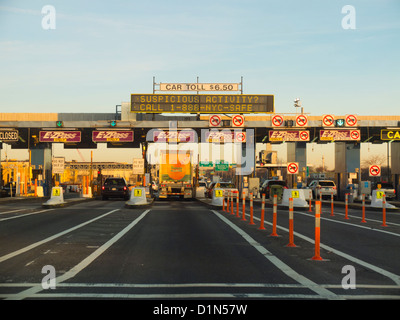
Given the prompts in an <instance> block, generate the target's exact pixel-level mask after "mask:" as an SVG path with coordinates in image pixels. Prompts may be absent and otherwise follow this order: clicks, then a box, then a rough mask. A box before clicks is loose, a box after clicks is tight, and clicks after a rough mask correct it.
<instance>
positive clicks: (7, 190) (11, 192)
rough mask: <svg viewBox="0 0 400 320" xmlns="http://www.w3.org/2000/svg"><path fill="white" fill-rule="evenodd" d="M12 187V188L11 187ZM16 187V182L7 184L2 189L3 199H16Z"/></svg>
mask: <svg viewBox="0 0 400 320" xmlns="http://www.w3.org/2000/svg"><path fill="white" fill-rule="evenodd" d="M11 185H12V187H11ZM16 186H17V184H16V183H15V182H9V183H6V184H5V185H4V186H3V187H2V188H1V197H11V196H13V197H15V193H16V191H17V190H16Z"/></svg>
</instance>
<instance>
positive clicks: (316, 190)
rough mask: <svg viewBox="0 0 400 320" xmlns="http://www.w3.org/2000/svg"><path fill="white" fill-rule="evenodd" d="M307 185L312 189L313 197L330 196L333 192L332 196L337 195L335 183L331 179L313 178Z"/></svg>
mask: <svg viewBox="0 0 400 320" xmlns="http://www.w3.org/2000/svg"><path fill="white" fill-rule="evenodd" d="M308 187H309V188H310V189H311V190H312V193H313V197H314V199H318V198H320V197H321V198H324V197H329V198H330V197H331V194H332V193H333V198H334V199H336V197H337V189H336V184H335V182H334V181H332V180H313V181H311V183H310V184H309V185H308Z"/></svg>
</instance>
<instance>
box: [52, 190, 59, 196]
mask: <svg viewBox="0 0 400 320" xmlns="http://www.w3.org/2000/svg"><path fill="white" fill-rule="evenodd" d="M59 195H60V188H53V197H58V196H59Z"/></svg>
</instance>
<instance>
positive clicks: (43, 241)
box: [0, 209, 120, 262]
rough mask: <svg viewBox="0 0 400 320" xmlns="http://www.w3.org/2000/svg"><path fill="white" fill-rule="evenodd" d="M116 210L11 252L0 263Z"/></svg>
mask: <svg viewBox="0 0 400 320" xmlns="http://www.w3.org/2000/svg"><path fill="white" fill-rule="evenodd" d="M49 210H54V209H49ZM118 210H120V209H115V210H112V211H109V212H107V213H105V214H103V215H101V216H98V217H96V218H94V219H91V220H89V221H86V222H83V223H81V224H78V225H77V226H75V227H72V228H69V229H67V230H64V231H62V232H59V233H57V234H55V235H52V236H51V237H48V238H46V239H43V240H41V241H38V242H35V243H32V244H31V245H29V246H26V247H24V248H22V249H19V250H17V251H14V252H11V253H9V254H6V255H4V256H2V257H0V262H3V261H6V260H8V259H10V258H13V257H15V256H17V255H20V254H21V253H24V252H27V251H29V250H32V249H33V248H36V247H38V246H40V245H42V244H44V243H46V242H49V241H52V240H54V239H57V238H59V237H61V236H63V235H65V234H67V233H69V232H72V231H74V230H76V229H79V228H81V227H83V226H86V225H87V224H89V223H92V222H94V221H96V220H99V219H101V218H104V217H105V216H108V215H109V214H111V213H113V212H115V211H118Z"/></svg>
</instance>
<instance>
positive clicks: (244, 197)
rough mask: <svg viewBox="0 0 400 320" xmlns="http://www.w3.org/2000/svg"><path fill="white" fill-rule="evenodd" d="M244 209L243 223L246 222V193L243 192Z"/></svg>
mask: <svg viewBox="0 0 400 320" xmlns="http://www.w3.org/2000/svg"><path fill="white" fill-rule="evenodd" d="M242 196H243V209H242V221H246V214H245V206H246V192H244V191H243V193H242Z"/></svg>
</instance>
